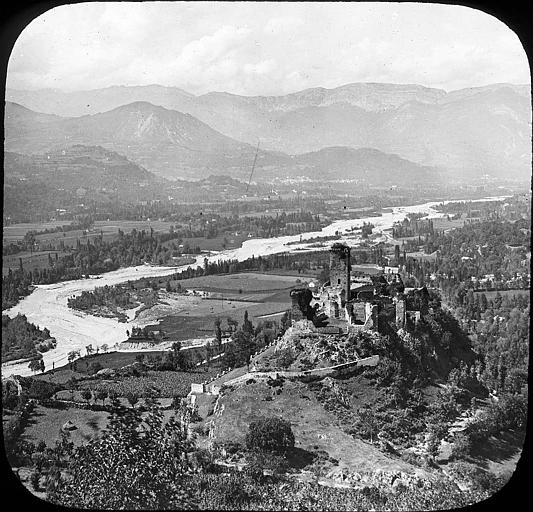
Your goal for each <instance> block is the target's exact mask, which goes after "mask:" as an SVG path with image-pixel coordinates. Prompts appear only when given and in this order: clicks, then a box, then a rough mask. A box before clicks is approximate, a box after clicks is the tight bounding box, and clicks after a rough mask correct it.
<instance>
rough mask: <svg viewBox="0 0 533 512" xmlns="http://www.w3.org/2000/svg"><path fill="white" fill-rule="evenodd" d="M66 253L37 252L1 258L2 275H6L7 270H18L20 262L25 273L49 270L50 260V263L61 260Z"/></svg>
mask: <svg viewBox="0 0 533 512" xmlns="http://www.w3.org/2000/svg"><path fill="white" fill-rule="evenodd" d="M66 254H67V253H65V252H64V251H39V252H34V253H31V252H21V253H18V254H13V255H9V256H3V257H2V275H4V276H5V275H7V274H8V273H9V270H12V271H13V270H16V269H18V268H20V260H22V267H23V269H24V270H25V271H33V270H35V269H36V268H37V269H39V270H42V269H45V268H46V269H47V268H50V258H52V262H54V261H55V260H56V255H57V258H58V259H61V258H62V257H63V256H65V255H66Z"/></svg>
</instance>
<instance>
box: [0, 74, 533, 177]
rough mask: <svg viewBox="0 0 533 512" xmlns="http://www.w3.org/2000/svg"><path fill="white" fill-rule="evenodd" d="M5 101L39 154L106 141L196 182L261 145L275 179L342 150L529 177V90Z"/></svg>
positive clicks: (403, 88) (160, 90)
mask: <svg viewBox="0 0 533 512" xmlns="http://www.w3.org/2000/svg"><path fill="white" fill-rule="evenodd" d="M6 99H7V100H8V101H10V102H11V101H12V102H16V103H18V104H20V105H24V106H25V107H27V108H29V109H32V110H35V111H38V112H41V113H42V114H41V115H39V116H36V118H38V119H37V121H38V123H43V122H44V123H45V124H47V125H49V126H50V132H49V133H48V134H47V137H44V138H43V139H41V142H42V144H40V145H39V142H40V141H39V140H38V139H39V137H40V136H35V135H36V134H35V127H34V126H33V120H32V121H31V123H30V126H26V131H25V134H24V137H29V140H32V145H35V146H39V149H40V150H47V149H48V148H49V147H50V144H51V143H53V144H57V143H59V142H60V143H66V142H72V143H82V144H102V145H107V144H109V143H110V142H109V141H110V140H112V141H113V143H112V144H113V145H112V147H111V146H109V147H111V148H112V149H114V150H116V151H118V152H122V153H124V154H126V155H128V156H129V157H130V158H132V160H134V161H136V162H137V163H139V164H141V165H143V166H145V167H146V168H148V169H150V170H153V171H154V172H156V173H159V174H164V175H166V176H176V175H179V176H181V177H194V176H196V173H197V169H198V168H207V169H209V171H207V172H206V173H204V174H205V175H206V174H213V173H215V174H216V173H219V171H220V170H221V169H222V168H223V169H226V170H228V173H229V174H232V175H235V176H239V177H240V178H243V177H244V175H245V174H246V171H243V169H245V168H249V167H250V165H251V161H252V160H253V156H254V153H255V146H256V145H257V143H258V141H260V148H261V150H260V152H259V156H258V164H259V166H260V167H262V168H264V169H266V170H267V171H268V170H272V174H276V173H278V174H279V175H284V173H285V174H288V175H290V174H293V173H294V172H295V171H297V169H298V167H299V164H298V163H296V165H292V164H294V163H295V160H294V158H298V157H294V155H302V154H309V153H311V154H314V153H316V152H318V151H320V150H323V149H326V148H330V147H334V148H339V147H343V146H344V147H347V148H352V149H363V148H373V149H375V150H379V151H381V152H383V153H387V154H395V155H398V156H399V157H401V158H403V159H405V160H409V161H411V162H412V163H413V164H418V165H421V166H429V167H435V168H438V169H440V170H441V171H443V172H447V173H449V174H452V175H453V176H461V175H462V176H466V177H470V178H472V177H479V176H480V175H483V174H489V175H493V176H496V177H502V176H505V177H509V176H516V177H521V178H523V177H528V176H529V174H530V170H531V139H530V137H531V96H530V87H529V86H525V85H513V84H493V85H490V86H486V87H478V88H471V89H462V90H458V91H452V92H446V91H444V90H441V89H435V88H428V87H422V86H420V85H395V84H372V83H358V84H357V83H356V84H348V85H345V86H342V87H338V88H335V89H325V88H314V89H307V90H304V91H300V92H296V93H293V94H287V95H284V96H254V97H247V96H239V95H235V94H229V93H223V92H211V93H208V94H204V95H200V96H195V95H192V94H190V93H188V92H186V91H183V90H182V89H179V88H175V87H162V86H158V85H151V86H136V87H126V86H120V87H108V88H105V89H97V90H91V91H76V92H70V93H66V92H62V91H58V90H52V89H47V90H38V91H18V90H10V89H8V90H7V91H6ZM157 107H159V108H157ZM13 108H15V107H13ZM46 114H48V115H50V116H52V117H46ZM56 116H63V120H61V121H60V122H58V119H57V117H56ZM26 117H27V116H26ZM65 117H66V118H67V119H66V120H65V119H64V118H65ZM45 119H46V122H45ZM91 125H92V128H91ZM7 132H8V131H7V130H6V134H7ZM59 139H61V140H60V141H59ZM9 140H10V144H11V143H15V140H14V139H13V138H9ZM132 140H133V141H134V142H135V144H133V145H132V144H131V143H130V142H131V141H132ZM19 142H20V140H19V141H18V142H17V144H18V143H19ZM128 146H129V147H128ZM147 146H150V147H156V146H157V148H158V151H151V150H148V149H147ZM344 154H352V153H350V152H347V151H344ZM288 155H292V156H293V158H290V157H289V156H288ZM154 158H155V160H153V159H154ZM304 160H306V159H304ZM362 163H363V164H364V162H362ZM267 174H268V172H267ZM341 177H343V178H346V176H341Z"/></svg>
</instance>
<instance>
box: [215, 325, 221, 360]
mask: <svg viewBox="0 0 533 512" xmlns="http://www.w3.org/2000/svg"><path fill="white" fill-rule="evenodd" d="M215 341H216V344H217V348H218V352H219V353H220V352H221V350H222V328H221V327H220V318H216V319H215Z"/></svg>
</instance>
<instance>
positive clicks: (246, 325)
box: [242, 311, 254, 334]
mask: <svg viewBox="0 0 533 512" xmlns="http://www.w3.org/2000/svg"><path fill="white" fill-rule="evenodd" d="M242 330H243V332H245V333H247V334H253V332H254V326H253V324H252V322H250V320H249V319H248V311H245V312H244V322H243V324H242Z"/></svg>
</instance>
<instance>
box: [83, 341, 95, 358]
mask: <svg viewBox="0 0 533 512" xmlns="http://www.w3.org/2000/svg"><path fill="white" fill-rule="evenodd" d="M85 350H86V351H87V355H88V356H90V355H91V354H92V353H93V352H94V349H93V346H92V345H90V344H89V345H87V346H86V347H85Z"/></svg>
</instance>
